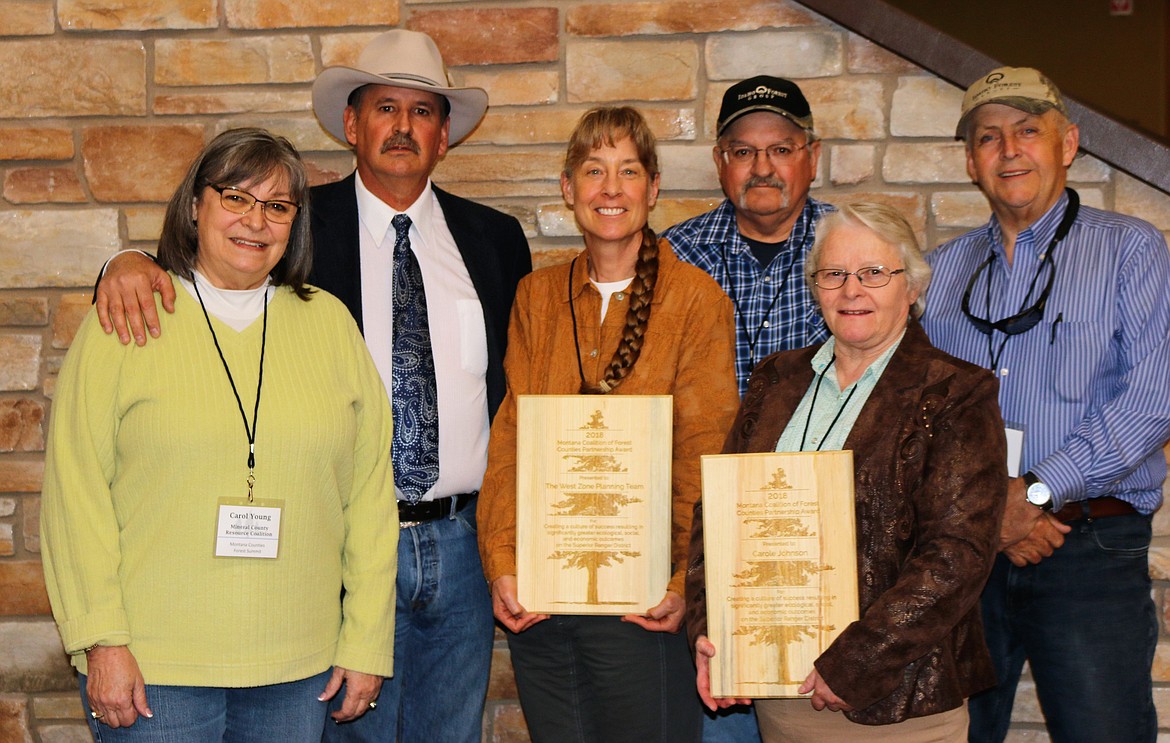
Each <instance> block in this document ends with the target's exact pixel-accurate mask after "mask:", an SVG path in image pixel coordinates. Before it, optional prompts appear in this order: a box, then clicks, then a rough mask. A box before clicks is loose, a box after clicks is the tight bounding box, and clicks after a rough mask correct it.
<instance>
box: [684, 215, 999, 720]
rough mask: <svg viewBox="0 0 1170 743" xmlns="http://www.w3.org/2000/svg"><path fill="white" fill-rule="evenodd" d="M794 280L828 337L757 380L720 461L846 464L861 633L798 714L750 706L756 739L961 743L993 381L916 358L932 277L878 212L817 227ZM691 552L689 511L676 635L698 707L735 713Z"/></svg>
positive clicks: (848, 638) (989, 555) (697, 540)
mask: <svg viewBox="0 0 1170 743" xmlns="http://www.w3.org/2000/svg"><path fill="white" fill-rule="evenodd" d="M806 273H807V274H808V276H809V280H810V282H812V284H813V292H814V294H815V295H816V297H817V301H818V303H819V304H820V307H821V311H822V314H823V315H824V318H825V323H826V324H827V325H828V327H829V330H830V331H831V332H832V335H833V337H832V338H831V339H830V340H829V341H828V342H826V343H825V344H824V345H823V346H820V347H811V348H805V349H801V350H798V351H788V352H784V353H779V354H776V355H774V356H771V357H769V358H768V359H766V360H764V362H763V363H761V364H760V366H759V367H757V368H756V370H755V372H754V373H753V374H752V378H751V382H750V383H749V386H748V391H747V394H746V395H745V397H744V400H743V404H742V406H741V407H740V411H739V415H738V417H737V418H736V421H735V423H734V425H733V426H732V430H731V433H730V434H729V436H728V439H727V442H726V445H725V447H724V451H725V452H727V453H737V452H759V451H813V450H819V449H851V450H853V453H854V476H855V499H856V502H855V514H856V526H857V576H858V592H859V599H860V610H861V617H860V619H859V620H858V621H856V622H853V623H852V624H850V625H849V626H848V627H846V628H845V630H844V631H843V632H842V633H841V635H840V636H839V637H838V638H837V639H836V641H834V642H833V644H832V645H830V647H829V648H828V649H827V650H825V652H824V653H823V654H822V655H821V656H820V657H819V658H818V659H817V660H816V662H815V663H814V669H813V670H812V671H811V672H810V673H809V675H808V677H807V678H806V679H805V681H804V684H803V686H802V687H801V692H802V693H810V692H811V704H810V701H806V700H804V699H768V700H757V701H756V706H757V711H758V714H759V720H760V731H761V734H762V736H763V738H764V740H765V741H766V742H767V743H775V742H778V741H785V742H786V743H787V742H788V741H828V740H834V741H835V740H842V741H844V740H848V741H874V740H881V741H884V740H895V739H896V740H898V741H955V742H956V743H958V742H959V741H966V739H967V711H966V698H967V697H968V696H970V695H971V694H972V693H974V692H977V691H980V690H982V689H984V688H987V687H988V686H991V685H992V684H994V683H995V677H994V674H993V671H992V668H991V663H990V659H989V657H988V653H987V648H986V646H985V644H984V640H983V627H982V623H981V621H980V616H979V594H980V592H981V590H982V588H983V584H984V583H985V582H986V580H987V576H988V573H989V571H990V569H991V565H992V561H993V558H994V557H995V549H996V543H997V536H998V530H999V521H1000V518H1001V516H1002V511H1003V503H1004V497H1005V493H1006V488H1007V473H1006V468H1005V466H1004V462H1005V461H1006V453H1005V442H1004V432H1003V423H1002V421H1001V419H1000V415H999V409H998V406H997V403H996V382H995V380H994V379H993V377H992V375H991V373H990V372H988V371H987V370H985V369H980V368H978V367H975V366H973V365H971V364H968V363H966V362H964V361H960V360H958V359H956V358H954V357H952V356H949V355H947V354H945V353H943V352H941V351H939V350H937V349H935V348H934V347H933V346H931V345H930V342H929V341H928V340H927V338H926V335H925V333H923V331H922V328H921V327H920V326H919V325H918V322H917V320H915V319H913V317H917V316H918V315H920V314H921V310H922V306H923V305H922V301H921V300H922V295H923V293H924V292H925V290H926V286H927V284H928V283H929V280H930V268H929V267H928V266H927V265H926V263H925V262H924V261H923V259H922V256H921V253H920V252H919V249H918V243H917V239H916V238H915V236H914V232H913V230H912V229H911V227H910V226H909V225H908V224H907V223H906V221H905V220H904V219H903V218H902V217H901V215H899V214H898V213H897V212H896V211H894V210H893V209H890V208H889V207H886V206H881V205H877V204H860V203H859V204H853V205H848V206H845V207H842V209H841V210H840V211H839V212H837V213H835V214H831V215H829V216H827V217H825V218H824V219H823V220H822V222H821V223H820V224H819V225H818V227H817V239H816V243H815V244H814V246H813V249H812V252H811V253H810V255H809V259H808V269H807V271H806ZM818 392H819V395H818ZM818 398H819V399H818ZM702 545H703V539H702V514H701V509H700V508H698V507H697V508H696V514H695V519H694V524H693V533H692V539H691V562H690V566H689V569H688V578H687V598H688V607H687V622H688V630H689V631H690V634H691V637H692V638H693V639H694V640H695V642H696V650H697V654H696V659H697V661H698V666H699V677H698V684H699V688H700V693H701V694H702V695H703V697H704V701H705V702H707V704H708V706H711V707H712V708H714V707H715V706H721V707H723V706H729V705H730V704H733V703H736V702H746V701H748V700H735V699H719V700H715V699H712V698H711V696H710V693H709V686H708V681H709V670H710V662H711V658H712V657H713V655H714V653H715V650H716V649H715V648H714V647H713V646H712V644H711V642H710V640H709V639H708V638H707V637H706V636H705V634H706V613H705V599H706V591H705V586H704V583H703V580H704V571H703V555H702ZM842 713H843V714H842ZM892 723H897V724H896V725H892Z"/></svg>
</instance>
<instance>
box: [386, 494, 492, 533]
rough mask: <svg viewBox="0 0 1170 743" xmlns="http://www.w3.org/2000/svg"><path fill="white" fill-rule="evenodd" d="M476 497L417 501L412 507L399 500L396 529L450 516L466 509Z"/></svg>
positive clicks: (470, 495)
mask: <svg viewBox="0 0 1170 743" xmlns="http://www.w3.org/2000/svg"><path fill="white" fill-rule="evenodd" d="M477 495H479V493H460V494H459V495H449V496H447V497H446V498H436V499H435V500H424V501H419V502H418V503H415V504H413V505H412V504H410V503H407V502H406V501H404V500H400V501H398V527H399V528H400V529H409V528H410V527H412V526H417V525H418V524H422V523H424V522H427V521H434V520H435V519H437V518H442V517H444V516H450V515H451V514H453V513H455V512H457V511H462V510H463V509H464V508H466V507H467V504H468V503H470V502H471V499H472V498H474V497H475V496H477Z"/></svg>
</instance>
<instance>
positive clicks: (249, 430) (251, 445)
mask: <svg viewBox="0 0 1170 743" xmlns="http://www.w3.org/2000/svg"><path fill="white" fill-rule="evenodd" d="M191 286H193V287H195V296H196V297H198V298H199V306H200V307H202V308H203V319H205V320H207V329H208V330H210V331H211V340H212V341H213V342H214V343H215V350H216V351H218V352H219V360H220V361H221V362H222V363H223V370H224V371H225V372H227V378H228V384H230V385H231V386H232V394H233V395H235V396H236V405H238V406H239V408H240V417H241V418H243V419H244V433H245V434H247V436H248V502H249V503H251V502H252V486H253V485H255V484H256V476H255V471H256V423H257V421H258V420H259V417H260V388H261V387H262V386H263V384H264V351H265V348H266V347H267V345H268V296H267V293H268V290H267V289H265V290H264V291H265V297H264V329H263V332H262V334H261V335H260V373H259V374H257V375H256V407H255V408H254V409H253V410H252V425H251V426H249V425H248V416H247V415H246V414H245V413H244V403H243V402H241V401H240V393H239V391H238V390H236V380H234V379H232V370H231V369H229V368H228V362H227V359H225V358H224V357H223V349H222V348H220V347H219V338H218V337H216V335H215V328H214V327H212V325H211V316H210V315H208V314H207V305H205V304H204V303H203V295H202V294H200V293H199V284H198V283H197V282H196V281H192V282H191Z"/></svg>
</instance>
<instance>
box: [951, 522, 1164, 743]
mask: <svg viewBox="0 0 1170 743" xmlns="http://www.w3.org/2000/svg"><path fill="white" fill-rule="evenodd" d="M1069 526H1071V527H1072V532H1070V533H1069V534H1068V535H1067V536H1065V542H1064V546H1062V547H1061V548H1059V549H1058V550H1056V552H1055V553H1054V554H1053V555H1052V557H1049V558H1047V559H1045V560H1042V561H1041V562H1040V564H1039V565H1029V566H1027V567H1023V568H1017V567H1015V566H1014V565H1012V564H1011V562H1009V561H1008V559H1007V558H1005V557H1004V556H1003V555H1000V556H999V557H998V558H997V559H996V563H995V568H994V569H993V571H992V574H991V580H990V581H988V584H987V588H986V589H984V592H983V622H984V626H985V630H986V632H987V644H988V647H989V648H990V649H991V657H992V660H993V662H994V663H995V672H996V676H997V677H998V679H999V685H998V686H997V687H995V688H994V689H991V690H988V691H986V692H983V693H980V694H976V695H975V696H973V697H971V700H970V711H971V727H970V732H969V738H970V740H971V741H972V743H999V741H1002V740H1003V739H1004V737H1005V736H1006V734H1007V729H1008V725H1009V724H1010V722H1011V712H1012V701H1013V699H1014V698H1015V693H1016V684H1017V682H1018V681H1019V678H1020V671H1021V668H1022V667H1023V664H1024V660H1025V658H1026V659H1027V660H1028V663H1029V666H1030V667H1031V669H1032V677H1033V678H1034V679H1035V681H1036V693H1037V695H1038V696H1039V698H1040V706H1041V708H1042V709H1043V711H1044V719H1045V721H1046V723H1047V726H1048V733H1049V735H1050V736H1051V738H1052V741H1053V743H1072V742H1073V741H1084V742H1085V743H1110V742H1111V741H1116V743H1147V742H1148V743H1152V741H1154V739H1155V738H1156V736H1157V716H1156V713H1155V711H1154V703H1153V691H1152V683H1151V678H1150V669H1151V665H1152V664H1153V658H1154V645H1155V642H1156V641H1157V624H1156V617H1155V610H1154V602H1153V600H1152V599H1151V598H1150V576H1149V566H1148V559H1147V552H1148V550H1149V546H1150V518H1149V517H1148V516H1140V515H1137V514H1133V515H1124V516H1110V517H1107V518H1102V519H1096V520H1081V521H1074V522H1071V523H1070V524H1069Z"/></svg>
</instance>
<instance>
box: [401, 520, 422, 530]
mask: <svg viewBox="0 0 1170 743" xmlns="http://www.w3.org/2000/svg"><path fill="white" fill-rule="evenodd" d="M421 523H423V522H422V521H399V522H398V528H399V529H409V528H410V527H412V526H418V525H419V524H421Z"/></svg>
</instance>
